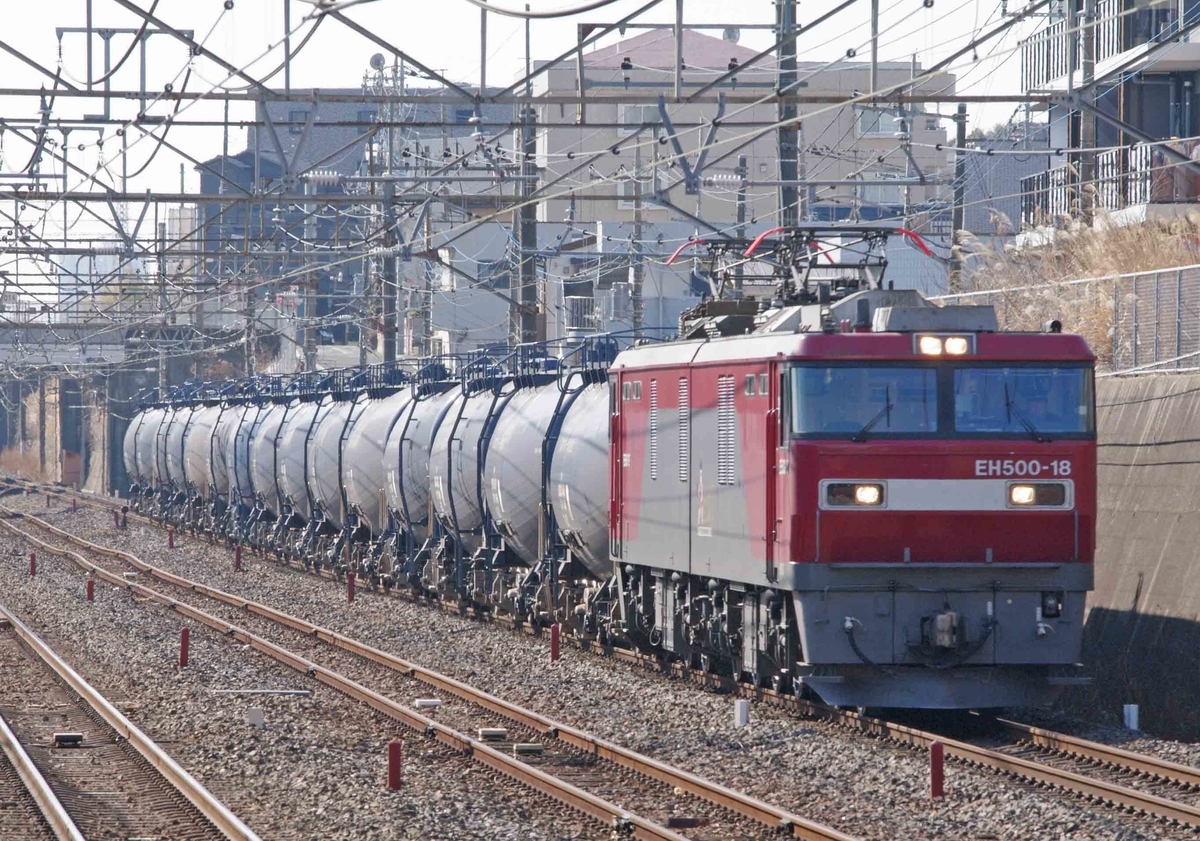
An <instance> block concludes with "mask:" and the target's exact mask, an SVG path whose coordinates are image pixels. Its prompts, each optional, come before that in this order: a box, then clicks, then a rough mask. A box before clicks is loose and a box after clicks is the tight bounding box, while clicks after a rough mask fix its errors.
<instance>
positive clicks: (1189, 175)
mask: <svg viewBox="0 0 1200 841" xmlns="http://www.w3.org/2000/svg"><path fill="white" fill-rule="evenodd" d="M1173 145H1174V147H1175V148H1176V149H1177V150H1178V151H1180V152H1182V153H1183V154H1185V155H1188V156H1190V157H1191V156H1197V155H1200V142H1197V141H1194V140H1186V141H1178V142H1176V143H1174V144H1173ZM1095 185H1096V187H1095V204H1094V207H1095V210H1096V211H1097V212H1106V213H1109V214H1115V215H1116V216H1117V217H1118V218H1117V221H1121V216H1122V215H1123V212H1127V211H1131V210H1141V211H1142V215H1143V216H1145V215H1147V213H1148V209H1149V208H1150V207H1151V206H1154V205H1165V206H1168V207H1165V208H1160V210H1162V211H1165V213H1162V214H1160V215H1171V214H1173V213H1174V212H1175V210H1176V209H1177V208H1175V207H1170V206H1172V205H1178V206H1180V208H1182V207H1184V206H1188V207H1191V206H1194V205H1195V204H1196V200H1197V195H1198V194H1200V176H1197V175H1196V174H1195V173H1194V172H1192V170H1191V169H1190V168H1188V167H1184V166H1180V165H1179V164H1178V163H1177V161H1176V159H1175V158H1173V157H1171V156H1170V155H1168V154H1167V153H1166V152H1164V151H1162V149H1161V148H1159V147H1154V146H1142V145H1138V146H1129V147H1122V148H1120V149H1111V150H1109V151H1106V152H1100V153H1098V154H1097V155H1096V175H1095ZM1081 195H1082V194H1081V184H1080V180H1079V172H1078V167H1077V164H1063V165H1062V166H1059V167H1055V168H1054V169H1051V170H1048V171H1046V172H1039V173H1037V174H1036V175H1030V176H1028V177H1026V178H1022V179H1021V227H1022V228H1024V229H1029V228H1035V227H1039V226H1044V225H1049V226H1052V227H1060V226H1062V225H1063V224H1064V223H1065V222H1068V221H1070V220H1071V219H1077V218H1079V217H1080V216H1081V215H1082V214H1081V202H1080V198H1081ZM1125 215H1128V214H1125Z"/></svg>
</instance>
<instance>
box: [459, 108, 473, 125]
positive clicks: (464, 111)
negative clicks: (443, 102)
mask: <svg viewBox="0 0 1200 841" xmlns="http://www.w3.org/2000/svg"><path fill="white" fill-rule="evenodd" d="M474 116H475V109H474V108H455V109H454V122H456V123H469V122H471V118H472V117H474Z"/></svg>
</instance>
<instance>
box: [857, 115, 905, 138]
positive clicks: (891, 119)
mask: <svg viewBox="0 0 1200 841" xmlns="http://www.w3.org/2000/svg"><path fill="white" fill-rule="evenodd" d="M899 132H900V117H899V115H897V114H894V113H892V112H890V111H876V110H872V109H865V108H864V109H863V110H861V111H859V112H858V133H859V134H862V135H882V136H885V137H891V136H892V135H894V134H898V133H899Z"/></svg>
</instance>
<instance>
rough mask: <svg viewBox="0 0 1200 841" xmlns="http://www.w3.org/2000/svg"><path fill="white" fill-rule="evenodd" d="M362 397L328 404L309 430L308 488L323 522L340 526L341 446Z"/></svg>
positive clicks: (356, 413) (358, 408) (360, 404)
mask: <svg viewBox="0 0 1200 841" xmlns="http://www.w3.org/2000/svg"><path fill="white" fill-rule="evenodd" d="M364 402H365V398H362V399H351V400H339V401H336V402H333V403H331V404H330V406H329V410H328V411H327V412H326V413H325V415H324V416H323V417H322V418H321V420H320V425H319V426H318V427H317V428H316V430H315V431H314V432H313V436H312V442H311V444H310V445H309V454H308V487H309V488H310V489H311V490H312V495H313V501H314V502H316V504H317V505H318V506H320V509H321V511H322V512H323V513H324V515H325V520H326V522H328V523H330V524H331V525H332V526H333V527H334V528H336V529H340V528H341V527H342V525H343V518H342V482H341V474H342V469H341V468H342V445H343V443H344V439H345V436H346V435H347V434H348V433H349V428H350V426H351V424H353V422H354V419H355V418H357V417H358V415H359V414H360V413H361V412H362V408H363V404H364Z"/></svg>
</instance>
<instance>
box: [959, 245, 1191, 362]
mask: <svg viewBox="0 0 1200 841" xmlns="http://www.w3.org/2000/svg"><path fill="white" fill-rule="evenodd" d="M936 300H938V301H939V302H941V303H943V304H990V305H992V306H993V307H995V308H996V317H997V318H998V320H999V322H1000V328H1001V329H1002V330H1041V329H1043V328H1044V325H1045V323H1046V322H1047V321H1049V320H1051V319H1058V320H1060V321H1062V323H1063V329H1064V330H1067V331H1069V332H1072V333H1079V334H1081V335H1082V336H1084V338H1086V339H1087V341H1088V343H1089V344H1090V345H1091V347H1092V350H1093V351H1094V352H1095V354H1096V358H1097V363H1098V367H1099V368H1100V369H1101V370H1102V371H1106V372H1110V373H1114V374H1121V373H1124V374H1131V373H1142V372H1145V373H1151V372H1161V371H1178V370H1185V369H1196V368H1200V265H1192V266H1179V267H1177V268H1173V269H1161V270H1158V271H1149V272H1138V273H1136V274H1123V275H1111V276H1109V277H1094V278H1082V279H1079V280H1069V281H1063V282H1058V283H1048V284H1044V285H1033V286H1016V287H1011V288H1008V289H993V290H987V291H980V292H966V293H963V294H960V295H943V296H941V297H940V298H937V299H936Z"/></svg>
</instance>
